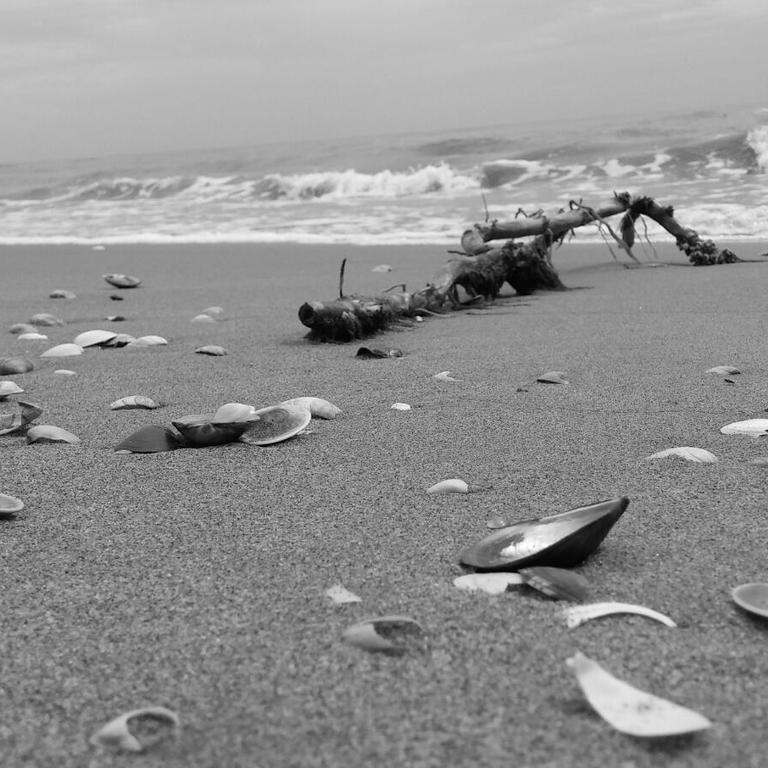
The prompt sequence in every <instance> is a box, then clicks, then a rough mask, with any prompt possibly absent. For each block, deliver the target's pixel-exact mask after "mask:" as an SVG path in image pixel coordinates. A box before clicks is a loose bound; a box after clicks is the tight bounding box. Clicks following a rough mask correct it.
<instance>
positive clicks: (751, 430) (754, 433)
mask: <svg viewBox="0 0 768 768" xmlns="http://www.w3.org/2000/svg"><path fill="white" fill-rule="evenodd" d="M720 432H722V434H724V435H749V436H751V437H762V436H763V435H768V419H746V420H745V421H734V422H733V423H731V424H726V425H725V426H724V427H720Z"/></svg>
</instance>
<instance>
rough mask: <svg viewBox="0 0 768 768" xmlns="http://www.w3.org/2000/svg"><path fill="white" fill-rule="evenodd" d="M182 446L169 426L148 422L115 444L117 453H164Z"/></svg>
mask: <svg viewBox="0 0 768 768" xmlns="http://www.w3.org/2000/svg"><path fill="white" fill-rule="evenodd" d="M177 448H181V444H180V443H179V440H178V438H177V437H176V435H175V434H174V433H173V432H172V431H171V430H170V429H168V428H167V427H163V426H161V425H159V424H148V425H147V426H146V427H142V428H141V429H139V430H136V432H133V433H131V434H130V435H128V437H126V438H125V439H124V440H121V441H120V442H119V443H118V444H117V445H116V446H115V453H162V452H163V451H174V450H176V449H177Z"/></svg>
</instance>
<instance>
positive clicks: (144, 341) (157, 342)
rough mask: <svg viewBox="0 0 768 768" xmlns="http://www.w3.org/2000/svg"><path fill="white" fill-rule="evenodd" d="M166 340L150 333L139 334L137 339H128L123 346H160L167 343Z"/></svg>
mask: <svg viewBox="0 0 768 768" xmlns="http://www.w3.org/2000/svg"><path fill="white" fill-rule="evenodd" d="M167 343H168V341H167V340H166V339H164V338H163V337H162V336H153V335H152V334H150V335H149V336H139V338H138V339H134V340H133V341H129V342H128V343H127V344H126V345H125V346H126V347H160V346H162V345H163V344H167Z"/></svg>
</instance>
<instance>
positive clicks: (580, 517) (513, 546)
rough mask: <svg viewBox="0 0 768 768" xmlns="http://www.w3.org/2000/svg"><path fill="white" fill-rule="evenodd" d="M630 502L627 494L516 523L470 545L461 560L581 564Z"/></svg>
mask: <svg viewBox="0 0 768 768" xmlns="http://www.w3.org/2000/svg"><path fill="white" fill-rule="evenodd" d="M628 504H629V499H628V498H627V497H626V496H623V497H621V498H617V499H609V500H606V501H600V502H597V503H595V504H590V505H589V506H586V507H578V508H576V509H571V510H569V511H568V512H561V513H560V514H556V515H548V516H546V517H541V518H538V519H533V520H523V521H521V522H518V523H514V524H513V525H509V526H507V527H506V528H500V529H499V530H497V531H494V532H493V533H492V534H490V535H489V536H486V537H485V538H484V539H481V540H480V541H479V542H477V543H475V544H473V545H472V546H470V547H469V548H468V549H466V550H465V551H464V552H463V553H462V554H461V557H460V562H461V563H462V564H463V565H466V566H468V567H470V568H474V569H475V570H478V571H504V570H518V569H519V568H524V567H526V566H533V565H551V566H556V567H560V568H568V567H570V566H573V565H577V564H578V563H580V562H581V561H582V560H585V559H586V558H587V557H589V555H591V554H592V552H594V551H595V550H596V549H597V547H598V546H599V545H600V542H602V540H603V539H604V538H605V537H606V536H607V535H608V532H609V531H610V530H611V528H612V527H613V525H614V523H615V522H616V521H617V520H618V519H619V518H620V517H621V515H622V514H623V513H624V510H625V509H626V508H627V505H628Z"/></svg>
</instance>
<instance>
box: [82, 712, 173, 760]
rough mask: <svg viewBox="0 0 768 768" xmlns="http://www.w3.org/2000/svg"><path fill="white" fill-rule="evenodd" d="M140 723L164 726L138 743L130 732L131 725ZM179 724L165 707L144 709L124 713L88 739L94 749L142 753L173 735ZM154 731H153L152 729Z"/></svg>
mask: <svg viewBox="0 0 768 768" xmlns="http://www.w3.org/2000/svg"><path fill="white" fill-rule="evenodd" d="M142 721H150V722H152V724H153V725H154V726H157V725H161V726H164V727H163V728H162V729H161V730H159V731H156V732H155V733H153V734H152V736H150V737H143V739H142V740H141V741H140V740H139V739H138V738H137V737H136V736H135V735H134V734H133V733H131V731H130V726H131V725H134V726H136V725H139V724H140V723H141V722H142ZM180 726H181V724H180V722H179V718H178V715H176V713H175V712H172V711H171V710H170V709H166V708H165V707H144V708H142V709H134V710H132V711H130V712H126V713H124V714H122V715H120V716H119V717H116V718H115V719H114V720H110V721H109V722H108V723H107V724H106V725H104V726H102V727H101V728H99V730H98V731H96V733H94V734H93V736H91V738H90V742H91V744H93V746H95V747H107V748H109V749H113V750H116V751H118V752H143V751H144V750H145V749H147V747H151V746H152V745H154V744H156V743H157V742H159V741H161V740H162V739H164V738H166V737H167V736H168V735H175V733H176V731H177V730H178V728H180ZM153 730H154V729H153Z"/></svg>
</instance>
